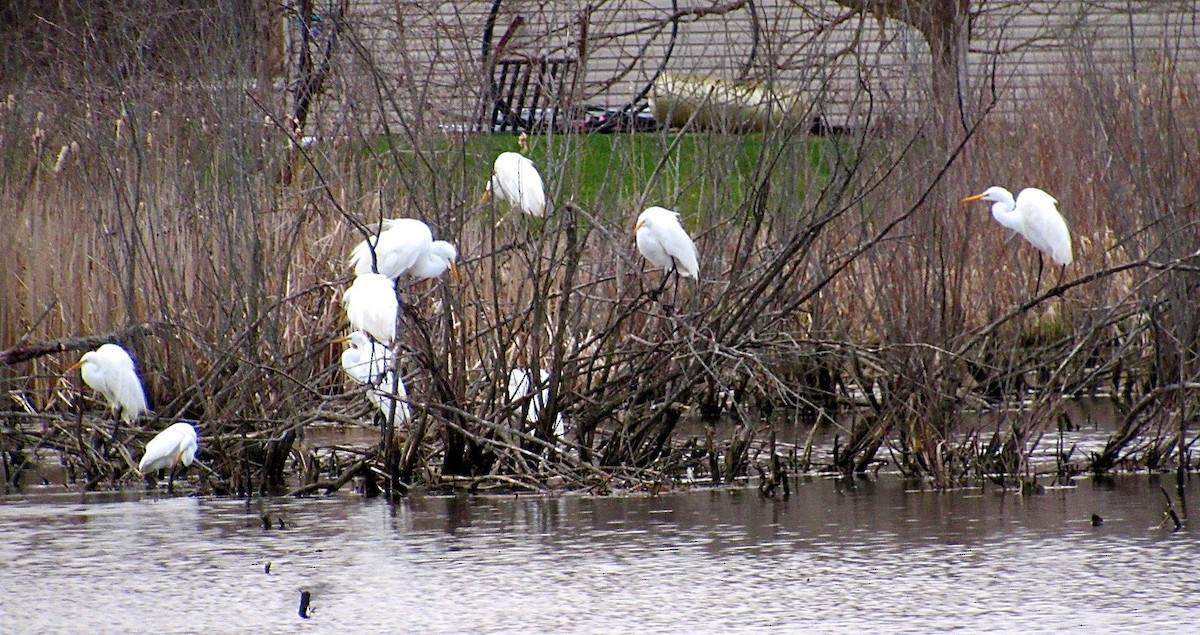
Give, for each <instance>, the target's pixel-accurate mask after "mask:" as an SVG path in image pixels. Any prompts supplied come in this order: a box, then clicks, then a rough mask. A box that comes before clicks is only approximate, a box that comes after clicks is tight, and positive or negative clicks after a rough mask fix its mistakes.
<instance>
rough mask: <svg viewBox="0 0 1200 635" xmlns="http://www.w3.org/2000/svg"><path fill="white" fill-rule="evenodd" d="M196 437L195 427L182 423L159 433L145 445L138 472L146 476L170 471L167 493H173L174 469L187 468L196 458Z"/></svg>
mask: <svg viewBox="0 0 1200 635" xmlns="http://www.w3.org/2000/svg"><path fill="white" fill-rule="evenodd" d="M196 436H197V435H196V428H195V426H193V425H192V424H190V423H186V422H183V421H181V422H179V423H176V424H173V425H171V426H169V427H168V428H167V429H166V430H163V431H162V432H159V433H158V434H157V435H155V436H154V438H153V439H150V442H149V443H147V444H146V453H145V454H143V455H142V460H141V461H139V462H138V472H140V473H142V474H148V473H152V472H157V471H158V470H170V472H169V474H168V475H167V492H168V493H173V492H174V486H175V470H176V468H178V467H179V466H180V465H182V466H183V467H185V468H186V467H189V466H191V464H192V461H193V460H195V458H196V450H197V448H198V444H197V440H196Z"/></svg>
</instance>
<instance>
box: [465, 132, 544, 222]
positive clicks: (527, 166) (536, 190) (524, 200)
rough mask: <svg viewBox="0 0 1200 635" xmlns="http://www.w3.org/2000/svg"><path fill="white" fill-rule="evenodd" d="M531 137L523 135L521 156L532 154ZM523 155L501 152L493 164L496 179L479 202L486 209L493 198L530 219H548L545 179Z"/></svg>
mask: <svg viewBox="0 0 1200 635" xmlns="http://www.w3.org/2000/svg"><path fill="white" fill-rule="evenodd" d="M527 139H528V137H527V136H526V135H525V133H523V132H522V133H521V136H520V137H519V141H520V144H521V152H528V151H529V150H528V141H527ZM521 152H501V153H500V156H498V157H496V161H495V162H494V163H493V164H492V178H491V179H489V180H488V184H487V190H485V191H484V193H483V196H482V197H481V198H480V199H479V203H480V204H481V205H482V204H483V203H486V202H487V201H488V199H490V198H491V197H492V196H495V197H496V198H498V199H500V200H502V201H508V202H509V203H511V204H512V206H513V208H514V209H519V210H521V212H522V213H524V214H528V215H530V216H538V217H541V216H545V215H546V187H545V185H544V184H543V183H542V175H541V174H540V173H538V170H537V167H536V166H534V165H533V161H530V160H529V158H528V157H526V156H525V155H523V154H521Z"/></svg>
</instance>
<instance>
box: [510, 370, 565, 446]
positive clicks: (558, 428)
mask: <svg viewBox="0 0 1200 635" xmlns="http://www.w3.org/2000/svg"><path fill="white" fill-rule="evenodd" d="M539 375H541V381H540V382H538V386H542V388H541V390H539V391H538V394H537V395H536V396H534V397H533V398H532V399H530V400H529V403H528V404H527V405H526V410H525V420H526V421H528V422H529V423H531V424H534V425H536V424H537V422H538V421H539V420H540V419H541V416H542V408H544V407H545V406H546V402H547V401H549V399H550V371H548V370H546V369H544V368H543V369H542V372H541V373H539ZM533 388H534V385H533V374H532V373H530V372H529V370H528V369H526V368H514V369H512V370H511V371H509V373H508V400H509V401H510V402H514V403H515V402H517V401H520V400H521V399H525V398H526V397H528V396H529V395H531V394H532V393H533ZM566 430H567V427H566V424H565V423H564V421H563V416H562V413H557V414H556V415H555V416H554V436H555V438H562V436H563V435H564V434H566Z"/></svg>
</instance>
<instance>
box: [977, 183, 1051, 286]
mask: <svg viewBox="0 0 1200 635" xmlns="http://www.w3.org/2000/svg"><path fill="white" fill-rule="evenodd" d="M975 201H991V202H992V203H993V205H992V218H995V219H996V222H997V223H1000V224H1001V225H1003V226H1005V227H1007V228H1009V229H1011V230H1013V231H1015V232H1017V233H1018V234H1020V235H1021V236H1023V237H1024V238H1025V240H1027V241H1029V244H1031V245H1033V246H1034V247H1036V248H1037V249H1038V252H1039V253H1038V285H1039V286H1040V285H1041V279H1042V254H1043V253H1044V254H1046V255H1047V256H1050V258H1051V259H1052V260H1054V262H1057V263H1058V264H1060V265H1063V266H1064V267H1065V266H1066V265H1069V264H1071V263H1072V262H1074V260H1075V256H1074V254H1073V253H1072V251H1071V231H1070V230H1069V229H1067V221H1066V220H1065V219H1063V216H1062V214H1061V213H1059V211H1058V201H1057V200H1056V199H1055V198H1054V197H1053V196H1050V195H1049V194H1047V193H1046V192H1044V191H1042V190H1040V189H1038V188H1036V187H1027V188H1025V189H1023V190H1021V193H1020V194H1018V195H1017V198H1016V199H1015V200H1014V199H1013V195H1012V192H1009V191H1008V190H1006V189H1004V188H1002V187H999V186H992V187H989V188H988V189H986V190H984V191H983V193H982V194H976V195H974V196H968V197H966V198H964V199H963V200H962V202H963V203H973V202H975Z"/></svg>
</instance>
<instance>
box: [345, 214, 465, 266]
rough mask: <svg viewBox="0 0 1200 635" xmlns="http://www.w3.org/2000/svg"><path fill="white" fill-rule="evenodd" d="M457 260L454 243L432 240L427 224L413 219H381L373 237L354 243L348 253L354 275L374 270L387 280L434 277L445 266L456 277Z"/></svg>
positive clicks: (431, 233)
mask: <svg viewBox="0 0 1200 635" xmlns="http://www.w3.org/2000/svg"><path fill="white" fill-rule="evenodd" d="M372 252H374V253H373V257H372ZM457 260H458V250H457V249H455V248H454V245H452V244H450V243H449V242H446V241H444V240H434V239H433V232H432V231H431V230H430V229H429V225H426V224H425V223H423V222H421V221H419V220H416V219H414V218H396V219H388V220H384V221H383V222H382V223H381V224H380V232H379V234H378V235H377V236H372V237H370V238H368V239H366V240H364V241H362V242H360V243H358V244H357V245H355V247H354V249H353V250H351V252H350V266H351V267H352V268H353V269H354V273H355V274H357V275H362V274H364V273H378V274H381V275H383V276H386V277H387V278H389V279H391V280H397V279H399V278H400V277H401V276H405V275H407V276H409V277H411V278H415V279H417V280H425V279H428V278H437V277H439V276H441V275H442V274H444V273H446V270H447V269H448V270H450V273H451V274H452V275H453V276H454V277H455V278H457V277H458V267H457V265H456V264H455V261H457Z"/></svg>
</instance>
